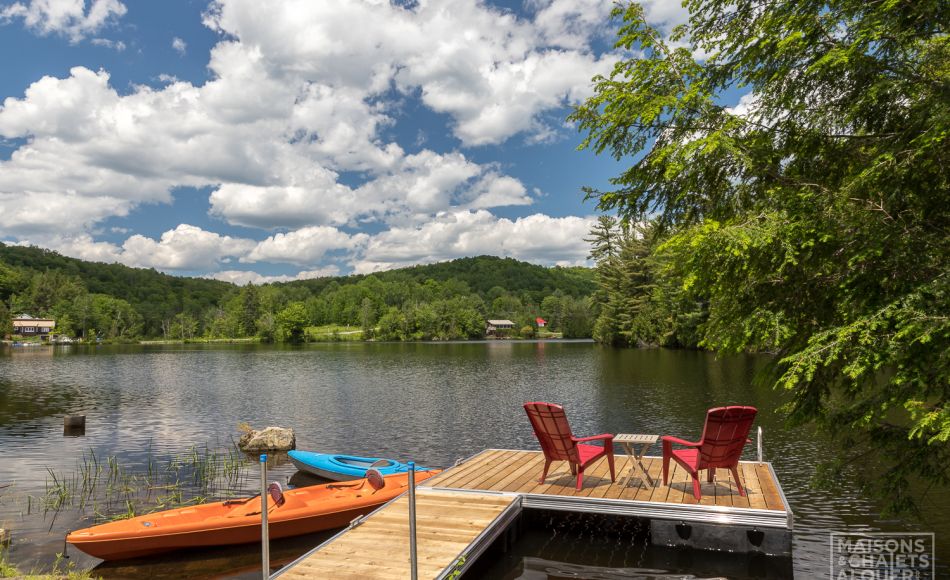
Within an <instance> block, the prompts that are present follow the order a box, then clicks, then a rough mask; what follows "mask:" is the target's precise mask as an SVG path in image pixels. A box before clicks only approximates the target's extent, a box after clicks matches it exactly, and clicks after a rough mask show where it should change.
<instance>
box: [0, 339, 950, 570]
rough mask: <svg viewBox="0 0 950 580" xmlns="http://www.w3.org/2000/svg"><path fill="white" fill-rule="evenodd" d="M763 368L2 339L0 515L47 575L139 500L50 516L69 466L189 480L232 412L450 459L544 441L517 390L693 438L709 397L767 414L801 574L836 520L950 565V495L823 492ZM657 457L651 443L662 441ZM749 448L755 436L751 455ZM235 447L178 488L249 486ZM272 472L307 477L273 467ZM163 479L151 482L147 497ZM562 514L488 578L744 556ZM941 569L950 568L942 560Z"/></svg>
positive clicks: (441, 352)
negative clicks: (605, 533) (79, 536)
mask: <svg viewBox="0 0 950 580" xmlns="http://www.w3.org/2000/svg"><path fill="white" fill-rule="evenodd" d="M766 362H767V359H766V358H765V357H764V356H735V357H725V358H724V357H717V356H716V355H714V354H711V353H705V352H692V351H672V350H663V349H654V350H616V349H610V348H604V347H600V346H598V345H595V344H593V343H590V342H584V341H578V342H573V341H547V342H520V341H496V342H459V343H336V344H313V345H304V346H300V347H283V346H269V345H239V346H218V345H148V346H98V347H76V346H70V347H33V348H10V347H2V348H0V449H2V457H3V461H2V462H0V486H6V487H0V527H4V528H9V529H12V530H13V534H14V543H13V545H12V546H11V548H10V550H9V556H8V557H9V559H10V560H11V561H13V562H14V563H15V564H17V565H18V566H19V567H20V568H21V569H23V570H29V569H31V568H34V567H36V568H38V569H43V568H48V567H49V566H50V565H51V563H52V562H53V561H54V560H55V554H56V553H57V552H61V551H62V549H63V536H64V535H65V533H66V532H68V531H69V530H71V529H75V528H78V527H84V526H86V525H89V524H90V523H91V522H92V521H93V516H94V514H95V512H97V511H98V512H99V513H100V515H101V516H110V515H115V514H117V513H122V512H124V511H125V510H126V507H127V506H126V504H125V501H124V499H122V493H125V494H127V495H128V494H129V493H131V492H129V491H128V490H126V491H121V490H119V489H118V486H112V487H113V488H114V489H113V488H110V490H109V493H110V494H112V495H110V498H111V499H110V501H109V502H103V503H99V504H95V505H93V504H91V503H90V504H87V505H84V506H83V507H82V509H79V507H78V506H76V505H75V503H76V499H75V497H71V498H68V499H66V500H65V502H64V505H70V506H71V507H64V508H61V509H59V510H56V509H50V503H49V498H50V490H51V486H52V488H53V489H54V490H57V489H60V488H57V487H56V486H57V484H61V483H62V480H68V479H69V478H70V477H72V478H73V479H72V480H71V481H72V482H73V485H74V486H79V485H81V482H80V480H81V475H77V474H81V473H82V472H83V470H84V469H85V470H88V466H89V465H90V464H91V460H90V458H95V459H94V460H93V461H95V462H96V463H98V464H99V465H108V463H107V461H108V460H107V458H109V457H110V456H114V457H115V459H114V462H115V464H117V465H121V466H123V467H122V468H123V469H125V470H126V471H127V472H136V473H139V474H142V473H146V472H148V473H153V472H155V473H157V472H159V471H161V472H162V473H164V474H165V475H163V477H171V476H170V475H167V474H169V473H171V472H172V471H173V470H174V469H177V470H178V471H175V472H174V473H175V477H178V478H179V479H181V478H182V475H181V474H183V473H184V474H185V475H186V476H188V477H190V474H191V473H192V472H193V470H192V471H188V470H187V465H185V467H184V468H183V467H182V465H183V464H187V460H183V459H182V457H187V456H189V454H191V456H192V457H195V456H197V455H199V454H205V455H207V454H208V453H218V452H220V453H221V454H222V456H223V454H225V453H227V452H226V451H225V450H226V449H228V448H229V447H230V446H231V441H232V439H236V438H237V437H238V436H239V434H240V432H239V430H238V425H239V424H240V423H244V422H246V423H249V424H250V425H253V426H255V427H263V426H267V425H281V426H287V427H292V428H294V429H295V431H296V434H297V446H298V448H300V449H307V450H315V451H327V452H346V453H352V454H357V455H370V456H383V457H392V458H396V459H400V460H406V461H408V460H414V461H416V462H417V464H420V465H425V466H449V465H452V464H453V463H454V462H455V461H456V460H457V459H459V458H464V457H469V456H471V455H473V454H474V453H476V452H478V451H481V450H482V449H485V448H492V447H503V448H523V449H537V448H538V444H537V440H536V439H535V438H534V436H533V434H532V432H531V429H530V425H529V423H528V421H527V418H526V417H525V415H524V411H523V410H522V408H521V404H522V403H523V402H524V401H528V400H546V401H552V402H558V403H562V404H564V405H565V407H566V409H567V411H568V416H569V418H570V420H571V424H572V427H573V429H574V431H575V433H577V434H580V435H588V434H595V433H602V432H612V433H617V432H651V433H662V434H675V435H678V436H682V437H685V438H687V439H689V438H695V437H698V435H699V433H700V430H701V429H702V423H703V417H704V414H705V411H706V409H708V408H710V407H714V406H720V405H727V404H744V405H753V406H756V407H758V408H759V416H758V417H757V419H756V425H759V426H762V427H763V429H764V433H765V436H764V441H765V445H764V448H765V458H766V460H768V461H772V462H773V464H774V467H775V471H776V472H777V474H778V476H779V479H780V481H781V483H782V485H783V487H784V490H785V494H786V496H787V497H788V500H789V503H790V504H791V506H792V509H793V510H794V512H795V516H796V518H795V532H794V556H793V558H792V564H791V566H792V567H793V569H794V574H795V575H796V576H798V577H814V576H826V575H827V573H828V564H829V532H831V531H915V532H919V531H923V532H935V533H936V544H937V550H938V554H937V556H938V561H939V562H943V563H945V562H947V561H948V560H950V551H948V550H947V543H946V542H945V541H943V542H941V540H942V539H943V538H947V537H950V518H948V517H947V516H948V514H950V498H948V497H947V495H946V494H938V493H931V494H929V496H928V500H927V501H928V503H927V504H926V505H925V506H924V507H925V509H924V515H923V516H922V518H924V519H922V520H915V519H911V518H905V519H883V518H881V517H880V516H879V515H878V514H879V512H880V510H879V506H878V505H877V504H876V503H875V502H874V501H872V500H871V499H869V498H867V497H865V496H864V495H863V494H862V493H861V491H860V490H859V489H858V487H857V486H856V485H854V484H851V483H850V482H844V483H842V484H841V485H840V486H838V487H837V488H836V489H834V490H830V491H829V490H815V489H812V488H810V487H809V481H810V478H811V477H812V475H813V469H814V465H815V463H816V461H817V460H818V459H819V458H823V457H829V456H833V455H834V454H835V453H836V451H835V450H834V447H833V446H832V445H831V444H829V443H828V441H826V440H825V439H824V438H822V437H817V436H815V435H813V434H812V433H810V432H809V431H808V430H805V429H790V428H788V427H786V426H785V424H784V420H783V416H782V414H781V412H780V411H779V407H780V406H781V404H782V402H783V396H782V394H781V393H777V392H775V391H772V390H770V389H768V388H765V387H761V386H756V384H755V383H754V381H753V377H754V375H755V373H756V371H757V370H759V369H761V368H762V367H763V365H764V364H765V363H766ZM67 414H85V415H86V421H87V424H86V431H85V435H84V436H81V437H64V435H63V416H64V415H67ZM651 454H659V449H658V447H655V448H654V449H653V450H652V452H651ZM753 454H754V445H750V446H748V449H747V450H746V458H748V459H752V458H753ZM215 457H218V456H215ZM231 460H232V461H233V457H232V458H231ZM241 460H242V461H246V463H245V467H246V468H247V469H245V471H246V472H247V473H245V474H244V476H242V477H236V478H234V479H229V480H228V482H226V484H222V483H220V482H219V483H218V484H217V485H216V486H215V487H213V488H211V489H208V488H207V487H205V488H200V489H199V487H200V486H197V485H194V482H193V481H192V480H190V479H189V480H187V481H183V482H180V483H181V487H182V488H183V489H184V493H185V496H186V497H192V496H194V495H202V494H204V495H205V496H207V497H208V498H210V499H214V498H217V497H223V496H224V495H223V494H224V493H225V492H228V493H231V494H242V493H243V494H248V495H250V494H252V493H254V492H255V490H256V489H257V485H258V484H257V481H258V480H257V479H256V477H257V473H256V472H255V471H253V468H254V467H256V466H255V464H254V460H253V458H243V457H241ZM84 465H85V466H86V467H84ZM183 469H184V471H183ZM100 470H101V468H100ZM108 470H109V468H106V469H105V471H104V473H108ZM162 470H164V471H162ZM247 474H250V476H249V477H248V476H247ZM54 476H55V477H56V479H55V480H53V479H52V478H53V477H54ZM156 477H157V476H156ZM103 478H105V476H103ZM270 478H271V479H275V480H278V481H281V482H289V483H290V484H291V485H306V484H307V483H312V482H309V481H307V479H306V478H301V476H300V475H297V474H295V469H294V468H293V466H292V465H291V464H289V463H288V462H286V461H280V460H277V461H276V462H275V464H274V465H273V467H272V471H271V475H270ZM186 479H187V478H186ZM103 488H104V487H103ZM162 489H164V488H162ZM162 489H157V491H154V492H152V491H150V492H149V493H154V496H158V495H160V494H161V493H162ZM57 493H61V494H65V493H67V492H65V491H62V492H57ZM73 495H76V494H75V493H74V494H73ZM154 496H153V497H154ZM58 497H60V498H61V499H62V498H65V497H66V496H65V495H60V496H58ZM133 503H134V502H133ZM559 525H562V526H563V525H565V524H559ZM566 525H567V526H568V529H565V530H554V531H551V530H544V529H541V530H535V531H532V532H531V533H529V534H526V535H525V537H524V538H523V539H522V541H520V542H519V543H518V545H516V546H515V549H514V550H513V552H511V553H509V554H507V555H506V557H505V558H504V559H503V561H501V562H498V563H496V564H495V566H494V567H492V568H491V570H490V571H489V572H485V573H484V574H485V575H486V576H489V577H506V578H518V577H521V578H546V577H547V575H546V573H544V572H537V573H536V572H533V571H532V570H537V569H542V570H543V569H545V566H548V567H550V566H551V565H552V564H550V562H554V563H555V564H553V565H555V566H557V565H563V566H566V567H567V568H566V569H565V571H564V574H565V575H566V574H570V573H573V574H574V575H575V577H576V576H577V575H578V574H580V575H581V576H584V575H585V574H588V573H589V574H593V573H595V572H590V571H591V570H594V571H596V570H597V569H598V567H612V568H623V569H636V568H638V566H639V567H641V568H642V567H644V564H643V563H644V562H648V563H649V566H648V567H649V569H650V570H652V572H651V573H650V574H651V577H665V576H668V575H669V576H676V577H682V574H683V573H693V574H697V575H702V574H703V573H704V572H705V570H707V569H708V567H707V566H705V564H704V562H705V561H707V560H712V559H721V558H723V557H726V558H732V559H736V558H743V557H742V556H735V555H725V556H724V555H704V554H702V553H694V554H690V555H689V556H688V557H687V558H686V559H685V560H684V559H683V557H677V558H673V559H669V558H665V559H664V558H663V557H659V556H657V555H656V554H655V553H654V552H653V551H651V550H652V549H651V548H649V547H645V546H628V545H618V544H617V542H616V541H615V540H610V539H602V538H599V537H598V535H597V534H596V533H591V531H590V530H587V529H584V526H585V525H588V524H584V523H578V524H576V525H575V526H574V527H573V529H571V525H570V524H566ZM329 535H330V534H322V535H321V534H315V535H313V536H309V537H304V538H297V539H293V540H286V541H280V542H274V547H273V548H272V554H273V555H272V559H273V561H275V562H289V561H290V560H292V559H293V558H295V557H296V556H298V555H300V554H302V553H303V552H305V551H306V550H308V549H309V548H311V547H312V546H314V545H315V544H317V543H319V542H320V541H321V540H322V539H324V538H326V537H328V536H329ZM581 543H582V544H583V549H575V548H577V546H579V545H581ZM941 544H943V548H941ZM572 552H573V555H572V556H570V555H566V554H570V553H572ZM70 555H71V560H72V561H74V562H76V564H77V565H78V566H80V567H89V566H93V565H96V564H97V563H98V560H95V559H92V558H89V557H87V556H85V555H84V554H81V553H80V552H79V551H78V550H75V549H72V550H70ZM561 556H563V558H561V559H560V560H559V557H561ZM674 560H675V561H674ZM258 562H259V546H256V545H252V546H243V547H237V548H222V549H216V550H208V551H204V552H202V553H197V554H184V555H174V556H164V557H161V558H153V559H148V560H139V561H135V562H132V563H123V564H118V565H109V566H104V565H103V566H99V567H97V568H96V570H95V573H96V574H98V575H101V576H103V577H105V578H132V577H141V576H145V575H148V576H151V577H154V578H162V577H168V578H178V577H195V578H199V577H201V578H207V577H248V578H254V577H259V576H258V575H259V567H258V566H259V563H258ZM539 562H540V564H539ZM558 562H560V564H558ZM658 562H659V563H661V564H663V565H662V566H660V567H658ZM572 566H573V567H575V568H576V567H578V566H579V567H580V568H579V569H580V570H582V572H577V569H575V568H571V567H572ZM584 570H587V572H583V571H584ZM941 570H942V571H943V572H945V573H947V572H950V570H948V569H947V568H946V565H945V564H941ZM677 574H678V576H677ZM603 577H610V576H608V575H604V576H603Z"/></svg>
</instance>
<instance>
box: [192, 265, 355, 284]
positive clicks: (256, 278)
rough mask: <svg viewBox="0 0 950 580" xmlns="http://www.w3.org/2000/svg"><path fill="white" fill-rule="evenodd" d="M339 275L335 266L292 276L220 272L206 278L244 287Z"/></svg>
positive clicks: (233, 271)
mask: <svg viewBox="0 0 950 580" xmlns="http://www.w3.org/2000/svg"><path fill="white" fill-rule="evenodd" d="M339 274H340V269H339V268H337V267H336V266H333V265H330V266H327V267H325V268H320V269H317V270H303V271H301V272H298V273H297V274H293V275H289V274H280V275H276V276H267V275H264V274H258V273H257V272H252V271H250V270H222V271H220V272H214V273H213V274H209V275H208V276H207V277H208V278H211V279H213V280H223V281H225V282H231V283H232V284H237V285H239V286H245V285H247V284H267V283H270V282H291V281H293V280H312V279H314V278H326V277H328V276H337V275H339Z"/></svg>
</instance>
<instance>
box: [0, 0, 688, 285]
mask: <svg viewBox="0 0 950 580" xmlns="http://www.w3.org/2000/svg"><path fill="white" fill-rule="evenodd" d="M611 6H612V2H611V1H601V0H526V1H525V2H520V1H510V0H509V1H506V2H496V3H492V2H478V1H475V0H440V1H430V2H425V1H419V2H392V3H388V2H385V1H380V0H364V1H343V0H334V1H332V2H331V1H325V2H320V1H317V0H268V1H265V0H220V1H218V2H211V3H209V2H207V1H193V0H177V1H176V0H169V1H163V2H152V1H146V0H136V1H132V0H86V1H85V2H83V1H82V0H18V1H10V0H0V53H2V54H4V55H7V58H5V64H4V74H3V75H2V77H0V102H2V106H0V240H2V241H4V242H5V243H29V244H34V245H38V246H42V247H48V248H52V249H55V250H57V251H59V252H61V253H64V254H66V255H71V256H76V257H80V258H84V259H91V260H99V261H107V262H113V261H114V262H121V263H125V264H128V265H131V266H141V267H153V268H156V269H159V270H162V271H166V272H170V273H176V274H185V275H202V276H210V277H215V278H219V279H223V280H230V281H234V282H238V283H244V282H247V281H255V282H261V281H268V280H280V279H292V278H306V277H314V276H321V275H331V274H346V273H350V272H370V271H374V270H379V269H388V268H394V267H400V266H404V265H410V264H417V263H426V262H435V261H441V260H447V259H452V258H456V257H461V256H470V255H478V254H494V255H502V256H511V257H515V258H518V259H522V260H527V261H531V262H535V263H540V264H545V265H552V264H583V263H585V260H586V255H587V246H586V244H585V243H584V241H583V237H584V236H585V235H586V233H587V231H588V230H589V228H590V225H591V222H592V220H593V219H594V216H595V214H596V210H595V208H594V206H593V203H591V202H586V203H585V202H583V195H582V193H581V191H580V190H581V187H582V186H584V185H592V186H605V185H606V182H607V179H608V178H609V177H610V176H612V175H615V174H616V173H617V172H618V170H619V168H620V167H621V165H619V164H618V163H617V162H615V161H614V160H612V159H611V158H609V157H607V156H601V157H597V156H594V155H593V154H591V153H588V152H577V151H576V147H577V144H578V143H579V141H580V136H579V135H578V133H577V132H576V131H575V130H574V129H573V128H572V127H570V126H567V125H566V124H565V122H564V118H565V116H566V114H567V113H568V111H569V110H570V106H571V105H572V104H576V103H578V102H580V101H581V100H583V99H584V98H586V97H587V96H589V95H590V93H591V89H590V79H591V77H592V76H594V75H595V74H597V73H605V72H608V71H609V70H610V69H611V67H612V65H613V63H614V62H616V60H617V59H618V58H620V56H621V55H619V54H617V53H614V52H613V51H612V49H611V48H610V45H611V40H612V34H613V31H612V30H611V28H610V26H609V22H608V19H607V14H608V13H609V10H610V8H611ZM645 8H646V14H647V16H648V18H649V19H650V20H652V21H653V22H654V23H656V24H657V25H659V26H660V27H661V28H662V29H664V30H668V29H669V28H670V27H671V26H672V25H674V24H676V23H679V22H682V21H683V19H684V18H685V12H684V11H683V9H682V8H681V7H680V6H679V2H676V1H664V0H659V1H650V2H646V3H645ZM10 55H15V57H12V58H11V56H10Z"/></svg>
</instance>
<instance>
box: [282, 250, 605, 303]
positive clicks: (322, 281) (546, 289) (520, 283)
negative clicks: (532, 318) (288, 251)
mask: <svg viewBox="0 0 950 580" xmlns="http://www.w3.org/2000/svg"><path fill="white" fill-rule="evenodd" d="M372 276H374V277H376V278H378V279H379V280H381V281H383V282H398V281H409V280H412V281H415V282H418V283H420V284H422V283H424V282H425V281H426V280H435V281H437V282H445V281H447V280H453V279H454V280H457V281H459V282H464V283H466V284H467V285H468V287H469V288H470V289H471V291H472V292H475V293H478V294H481V295H483V296H485V295H487V294H488V293H489V292H490V291H491V289H492V288H499V287H500V288H504V289H505V290H507V291H509V292H511V293H514V294H517V295H519V296H520V295H523V294H526V293H527V294H529V295H530V296H531V297H532V299H534V300H535V301H538V302H540V301H541V299H542V298H543V297H544V296H546V295H548V294H551V293H553V292H554V291H556V290H560V291H561V292H562V293H564V294H569V295H571V296H589V295H591V294H593V292H594V290H595V287H596V283H595V281H594V270H592V269H590V268H580V267H570V268H562V267H555V268H545V267H544V266H538V265H536V264H529V263H527V262H521V261H519V260H515V259H513V258H499V257H497V256H478V257H475V258H459V259H457V260H452V261H450V262H439V263H437V264H425V265H421V266H411V267H408V268H400V269H398V270H389V271H386V272H377V273H375V274H372ZM362 278H365V275H354V276H346V277H335V278H317V279H314V280H300V281H297V282H287V283H285V284H286V285H287V286H305V287H307V288H308V289H309V290H310V291H311V292H313V293H319V292H321V291H322V290H323V289H324V288H326V287H327V286H329V285H330V284H333V283H337V284H346V283H354V282H358V281H359V280H360V279H362Z"/></svg>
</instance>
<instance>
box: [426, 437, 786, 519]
mask: <svg viewBox="0 0 950 580" xmlns="http://www.w3.org/2000/svg"><path fill="white" fill-rule="evenodd" d="M630 461H631V459H630V458H629V457H626V456H624V455H621V454H617V455H616V456H615V458H614V462H615V465H614V470H615V472H616V474H617V481H615V482H613V483H611V481H610V471H609V468H608V465H607V461H605V460H601V461H599V462H597V463H595V464H594V466H593V467H592V468H590V469H588V471H587V472H586V473H585V474H584V487H583V488H582V489H581V490H580V491H578V490H577V489H576V486H575V484H576V481H577V480H576V478H575V477H574V476H572V475H571V472H570V470H569V469H568V466H567V463H566V462H557V463H554V464H553V465H552V466H551V467H552V471H551V473H549V474H548V477H547V479H545V480H544V483H539V482H538V477H539V476H540V474H541V469H542V468H543V467H544V456H543V455H542V454H541V452H540V451H514V450H507V449H489V450H486V451H483V452H481V453H479V454H478V455H476V456H474V457H472V458H471V459H469V460H468V461H466V462H464V463H462V464H461V465H459V466H457V467H455V468H453V469H449V470H447V471H445V472H443V473H441V474H439V475H437V476H435V477H432V478H430V479H428V480H426V481H425V482H424V483H423V484H422V485H424V486H425V487H430V488H447V489H474V490H484V491H504V492H511V493H518V494H526V495H556V496H566V497H572V498H592V499H597V498H602V499H612V500H630V501H641V502H653V503H662V504H682V505H696V504H699V505H704V506H719V507H728V508H733V507H736V508H749V509H761V510H772V511H778V512H785V511H786V505H785V500H784V499H783V496H782V492H781V491H780V488H779V485H778V482H777V481H776V478H775V475H774V474H773V473H772V470H771V468H770V466H769V465H768V464H767V463H756V462H752V461H743V462H740V463H739V477H740V479H741V481H742V485H743V487H744V488H745V489H746V490H747V491H748V494H747V495H746V496H745V497H743V496H740V495H739V491H738V489H737V488H736V484H735V482H734V481H733V480H732V474H731V473H730V472H729V470H728V469H718V470H717V471H716V477H715V481H714V482H713V483H707V482H706V481H705V479H704V480H703V482H702V490H703V496H702V499H701V500H700V501H698V502H697V501H696V499H695V498H694V497H693V484H692V480H691V479H690V478H689V474H687V473H686V471H685V470H684V469H683V468H682V467H681V466H679V465H678V464H677V463H676V462H675V461H671V462H670V471H671V473H670V480H671V481H670V483H671V485H669V486H666V485H663V484H662V482H663V460H662V458H660V457H644V458H643V464H644V467H646V469H647V473H649V474H650V477H652V478H653V479H654V481H657V482H659V483H658V485H657V486H656V487H653V486H650V485H649V484H648V483H647V482H646V481H643V480H642V479H640V478H637V477H632V478H629V479H628V475H629V472H630ZM703 473H704V474H705V472H703Z"/></svg>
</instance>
